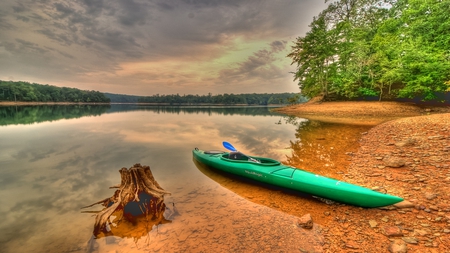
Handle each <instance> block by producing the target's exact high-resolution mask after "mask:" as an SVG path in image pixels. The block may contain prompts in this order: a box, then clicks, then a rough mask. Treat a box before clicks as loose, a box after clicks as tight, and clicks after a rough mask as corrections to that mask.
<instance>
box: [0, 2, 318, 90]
mask: <svg viewBox="0 0 450 253" xmlns="http://www.w3.org/2000/svg"><path fill="white" fill-rule="evenodd" d="M319 2H320V3H319ZM324 6H325V5H324V3H323V2H321V1H316V0H286V1H268V0H267V1H263V0H261V1H260V0H252V1H240V0H228V1H220V0H150V1H149V0H108V1H106V0H73V1H69V0H46V1H34V0H23V1H20V3H18V2H16V1H13V0H6V1H1V2H0V28H1V29H2V33H0V53H1V54H2V56H3V55H7V56H8V57H1V58H0V79H5V78H6V77H9V76H14V77H15V78H17V80H25V81H31V82H43V83H49V84H54V85H61V86H70V85H75V87H77V88H84V89H89V90H92V89H99V88H100V87H101V88H102V89H103V88H105V89H104V90H101V91H105V92H122V93H126V94H139V93H143V92H145V94H148V95H151V94H153V93H155V92H158V91H161V92H160V93H163V92H164V93H165V92H170V91H172V93H173V92H175V91H173V90H174V89H178V88H179V89H181V90H180V91H179V92H181V93H185V92H186V93H189V90H195V91H201V89H202V88H201V87H210V88H213V89H217V92H216V93H223V92H224V91H225V90H226V89H227V86H226V85H225V84H226V83H227V82H232V83H237V82H238V81H239V82H241V84H242V85H244V86H245V85H251V86H252V88H251V89H253V86H255V85H256V83H257V82H259V83H260V84H261V85H262V86H261V90H262V91H266V90H271V89H272V88H270V87H268V88H266V86H264V85H268V81H265V82H264V81H262V80H264V79H267V78H269V80H272V81H273V80H275V79H277V78H281V77H282V76H283V78H285V76H286V73H287V71H286V67H287V66H289V65H290V60H289V59H287V58H286V57H285V55H286V50H287V48H288V47H287V44H288V43H289V41H290V40H294V39H295V38H296V37H298V36H299V35H301V34H302V33H305V32H306V30H307V29H308V24H309V23H310V22H311V21H312V17H313V16H314V13H317V14H318V13H319V12H320V10H322V9H323V8H324ZM20 49H25V50H24V51H21V50H20ZM5 52H7V53H8V54H6V53H5ZM283 54H284V55H283ZM169 62H170V63H169ZM129 66H140V68H139V69H135V70H132V69H130V68H129ZM142 66H147V67H146V68H143V67H142ZM162 66H165V67H166V68H165V69H164V68H163V67H162ZM156 70H157V71H156ZM246 78H250V79H248V80H247V79H246ZM290 79H292V78H290ZM277 80H279V81H280V80H281V79H277ZM286 80H287V79H283V81H282V82H286ZM177 84H178V85H177ZM170 85H175V86H170ZM289 85H293V87H296V85H295V84H292V81H289ZM108 87H109V88H108ZM188 87H189V88H188ZM285 87H288V86H287V85H286V86H285ZM284 89H285V88H284ZM284 91H285V90H284ZM205 92H206V93H207V92H208V91H205ZM145 94H144V95H145Z"/></svg>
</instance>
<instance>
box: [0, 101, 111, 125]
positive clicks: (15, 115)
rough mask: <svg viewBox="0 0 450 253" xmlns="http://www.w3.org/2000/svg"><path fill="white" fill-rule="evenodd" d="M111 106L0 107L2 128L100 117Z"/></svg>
mask: <svg viewBox="0 0 450 253" xmlns="http://www.w3.org/2000/svg"><path fill="white" fill-rule="evenodd" d="M108 109H110V106H109V105H39V106H26V105H25V106H0V126H6V125H19V124H33V123H39V122H45V121H54V120H60V119H73V118H81V117H85V116H99V115H101V114H103V113H105V112H106V111H107V110H108Z"/></svg>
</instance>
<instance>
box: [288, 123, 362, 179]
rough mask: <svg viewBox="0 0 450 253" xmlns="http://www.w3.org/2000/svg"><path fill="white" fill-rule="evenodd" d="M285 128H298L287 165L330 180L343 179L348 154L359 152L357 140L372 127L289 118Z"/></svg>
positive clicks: (291, 143)
mask: <svg viewBox="0 0 450 253" xmlns="http://www.w3.org/2000/svg"><path fill="white" fill-rule="evenodd" d="M285 122H286V124H292V125H295V126H297V129H296V133H295V138H296V140H294V141H292V140H291V141H290V146H289V148H290V149H291V155H290V156H289V155H287V156H286V159H287V160H286V162H285V163H286V164H288V165H291V166H294V167H297V168H301V169H305V170H308V171H311V172H313V173H317V174H320V175H323V176H327V177H333V178H340V174H342V173H345V171H346V170H347V169H346V168H347V166H348V165H349V160H350V159H349V158H350V157H349V154H351V152H355V151H357V149H358V146H359V144H358V140H359V139H360V136H361V134H362V133H363V132H366V131H368V130H369V129H370V128H371V126H364V125H348V124H340V123H328V122H321V121H315V120H305V119H301V118H297V117H286V118H285Z"/></svg>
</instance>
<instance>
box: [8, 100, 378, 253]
mask: <svg viewBox="0 0 450 253" xmlns="http://www.w3.org/2000/svg"><path fill="white" fill-rule="evenodd" d="M369 128H370V126H364V125H343V124H334V123H324V122H320V121H309V120H307V119H301V118H293V117H287V116H285V115H281V114H278V113H274V112H271V111H270V108H268V107H169V106H167V107H156V106H138V105H110V106H109V105H108V106H88V105H75V106H74V105H71V106H69V105H66V106H18V107H17V106H9V107H0V200H1V205H0V215H1V217H2V222H1V223H0V231H2V233H1V235H0V247H1V249H2V252H5V253H9V252H184V251H191V250H192V251H195V252H200V251H208V250H207V249H210V247H213V248H216V250H215V251H219V252H220V251H231V250H233V251H236V250H237V251H239V250H242V251H245V250H248V249H250V248H253V249H254V250H256V249H258V250H279V249H286V248H284V246H283V245H280V243H270V242H268V243H266V244H265V245H264V246H261V245H260V244H254V243H255V242H254V241H255V240H260V239H264V236H265V235H259V237H258V238H254V239H252V240H250V239H249V240H248V242H246V243H241V245H237V246H236V245H235V244H229V242H230V240H232V239H233V238H234V237H233V235H235V234H236V231H237V230H236V229H237V227H236V226H238V228H242V233H250V235H248V238H250V237H252V236H258V235H257V234H258V231H259V230H260V229H262V228H261V227H258V226H259V225H258V226H256V224H259V223H258V222H260V219H259V218H258V219H257V218H256V217H266V216H267V217H269V218H268V219H272V217H275V216H276V217H277V219H278V218H280V219H283V220H281V221H278V220H274V221H272V222H264V223H263V225H261V226H264V227H265V229H267V230H270V231H274V230H276V231H278V230H277V229H279V227H280V224H281V223H282V222H287V223H288V224H289V222H291V220H292V219H295V218H296V217H297V218H298V217H299V216H302V215H303V214H305V213H307V212H320V208H321V206H323V205H324V203H323V202H321V201H318V200H317V199H314V198H311V197H308V196H302V195H297V194H293V193H290V192H284V191H280V190H279V189H271V188H270V187H264V186H260V185H256V184H252V183H250V182H246V181H243V180H240V179H237V178H233V177H231V176H228V175H224V174H222V173H218V172H216V171H212V170H210V169H207V168H203V167H202V166H201V165H198V164H196V163H194V161H193V159H192V150H193V149H194V148H195V147H198V148H200V149H204V150H225V148H223V147H222V141H228V142H230V143H232V144H233V145H234V146H235V147H236V148H237V149H239V150H240V151H241V152H243V153H245V154H251V155H257V156H264V157H270V158H274V159H277V160H281V161H283V162H284V163H286V164H289V165H293V166H296V167H301V168H304V169H307V170H310V171H313V172H315V173H318V174H322V175H325V176H329V177H334V178H339V177H340V176H341V175H342V174H345V173H346V166H347V164H348V156H347V155H346V154H345V153H346V152H354V151H356V150H357V148H358V144H357V142H358V139H359V138H360V136H361V133H363V132H365V131H367V130H368V129H369ZM136 163H140V164H142V165H148V166H150V168H151V171H152V173H153V175H154V177H155V179H156V180H157V181H158V183H159V184H160V185H161V187H162V188H164V189H165V190H167V191H169V192H171V193H172V195H170V196H167V197H166V198H165V203H166V205H167V207H168V210H166V211H173V210H174V209H175V208H176V210H177V214H176V215H174V216H172V217H171V219H170V220H168V223H165V224H159V225H158V224H156V225H152V226H150V227H147V228H146V231H144V232H142V231H141V232H139V233H137V232H136V231H138V229H137V228H135V229H133V227H131V228H129V229H130V230H132V231H134V232H136V233H135V234H133V233H132V232H130V233H128V234H126V233H125V234H124V235H123V236H119V235H117V234H116V235H111V236H106V237H103V238H98V239H96V240H95V239H93V238H92V229H93V224H94V220H95V213H94V212H95V211H99V210H101V209H102V206H94V207H92V208H89V209H81V207H83V206H87V205H89V204H92V203H95V202H97V201H100V200H103V199H105V198H107V197H111V196H112V194H113V193H114V189H110V188H109V187H111V186H114V185H118V184H119V183H120V174H119V172H118V171H119V169H121V168H123V167H126V168H130V167H131V166H133V165H134V164H136ZM318 210H319V211H318ZM86 211H87V212H86ZM268 214H270V215H268ZM260 215H262V216H260ZM264 215H266V216H264ZM240 219H246V220H248V224H245V226H246V227H245V229H244V227H239V226H244V225H243V224H242V223H243V221H242V220H240ZM238 221H239V222H240V223H239V222H238ZM228 222H229V223H228ZM252 222H256V223H252ZM316 222H320V219H319V220H318V221H316ZM238 223H239V224H240V225H239V224H238ZM218 224H223V225H222V226H218ZM226 224H228V225H226ZM237 224H238V225H237ZM249 224H255V225H249ZM233 231H234V232H233ZM226 233H228V234H227V235H229V237H227V236H225V234H226ZM279 233H280V234H281V233H284V232H283V231H281V230H280V232H279ZM252 234H254V235H252ZM280 236H282V235H279V237H280ZM305 236H307V235H306V234H305ZM235 239H236V238H235ZM205 242H211V243H215V244H217V245H215V244H214V245H215V246H214V245H213V244H211V245H205ZM308 243H309V244H311V245H313V244H314V242H303V244H304V247H305V248H307V247H308ZM272 244H273V245H272ZM170 247H172V248H170ZM173 247H176V248H173ZM201 247H203V248H201ZM258 247H263V248H258ZM189 249H191V250H189ZM217 249H221V250H217Z"/></svg>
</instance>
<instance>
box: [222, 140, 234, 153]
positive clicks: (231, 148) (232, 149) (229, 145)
mask: <svg viewBox="0 0 450 253" xmlns="http://www.w3.org/2000/svg"><path fill="white" fill-rule="evenodd" d="M222 144H223V146H224V147H225V148H226V149H228V150H231V151H237V149H235V148H234V147H233V145H231V143H229V142H226V141H224V142H222Z"/></svg>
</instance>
